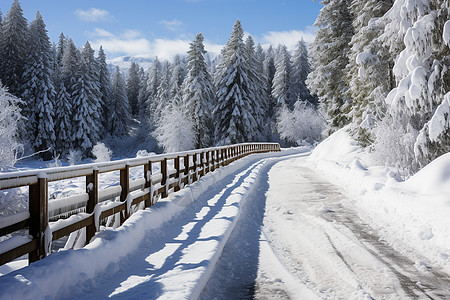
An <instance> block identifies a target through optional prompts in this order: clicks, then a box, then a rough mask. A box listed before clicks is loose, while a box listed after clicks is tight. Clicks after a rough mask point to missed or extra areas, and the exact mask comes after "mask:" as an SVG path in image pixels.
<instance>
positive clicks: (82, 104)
mask: <svg viewBox="0 0 450 300" xmlns="http://www.w3.org/2000/svg"><path fill="white" fill-rule="evenodd" d="M80 58H81V59H80V74H79V75H80V77H79V79H78V81H77V83H76V84H75V88H74V94H73V95H72V96H73V108H74V116H73V121H74V128H73V129H74V138H75V140H74V147H75V148H76V149H80V150H81V151H82V153H83V154H84V155H89V153H90V151H91V149H92V147H93V146H94V145H95V144H96V143H97V141H98V140H99V136H98V132H99V126H100V122H99V120H100V116H99V109H100V104H99V98H100V91H99V87H98V81H97V80H98V79H97V78H98V73H97V70H96V65H95V58H94V50H92V48H91V46H90V44H89V42H86V44H85V46H84V47H83V49H82V51H81V56H80Z"/></svg>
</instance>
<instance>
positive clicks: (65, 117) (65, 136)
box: [55, 80, 72, 156]
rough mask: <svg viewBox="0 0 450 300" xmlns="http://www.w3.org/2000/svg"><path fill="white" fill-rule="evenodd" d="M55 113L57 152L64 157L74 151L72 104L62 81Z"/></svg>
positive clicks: (58, 87) (58, 89)
mask: <svg viewBox="0 0 450 300" xmlns="http://www.w3.org/2000/svg"><path fill="white" fill-rule="evenodd" d="M55 106H56V111H55V136H56V141H55V144H56V146H55V150H56V152H57V153H60V154H61V155H63V156H66V155H67V154H69V151H70V150H71V149H72V136H71V135H72V134H71V133H72V127H71V126H72V122H71V116H72V103H71V98H70V95H69V93H68V92H67V89H66V87H65V85H64V82H63V81H62V80H60V81H59V86H57V94H56V105H55Z"/></svg>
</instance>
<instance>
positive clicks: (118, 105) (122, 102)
mask: <svg viewBox="0 0 450 300" xmlns="http://www.w3.org/2000/svg"><path fill="white" fill-rule="evenodd" d="M110 86H111V93H110V98H109V99H110V101H109V107H110V110H109V112H110V113H109V116H108V124H109V133H110V134H111V135H114V136H119V137H120V136H125V135H128V132H129V124H130V119H131V108H130V104H129V102H128V97H127V89H126V83H125V79H124V78H123V76H122V73H121V72H120V69H119V67H118V66H116V68H115V70H114V73H113V74H112V77H111V85H110Z"/></svg>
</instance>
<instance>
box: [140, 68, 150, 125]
mask: <svg viewBox="0 0 450 300" xmlns="http://www.w3.org/2000/svg"><path fill="white" fill-rule="evenodd" d="M147 83H148V72H144V73H143V74H142V77H141V84H140V88H139V96H138V112H139V114H138V115H139V117H140V118H141V119H142V120H145V122H148V121H149V118H150V117H149V116H150V108H149V107H148V106H147V101H148V98H149V97H150V95H149V94H148V93H147V92H148V88H147V87H148V86H147Z"/></svg>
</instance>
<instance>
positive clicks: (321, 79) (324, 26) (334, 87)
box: [306, 0, 353, 133]
mask: <svg viewBox="0 0 450 300" xmlns="http://www.w3.org/2000/svg"><path fill="white" fill-rule="evenodd" d="M322 3H323V4H324V7H323V8H322V10H321V11H320V14H319V16H318V17H317V20H316V22H315V23H314V26H316V27H317V28H318V29H317V33H316V37H315V39H314V42H313V43H312V44H311V46H310V57H311V68H312V72H311V73H310V74H309V75H308V79H307V81H306V84H307V86H308V88H309V90H310V91H311V92H312V93H313V94H316V95H317V96H318V97H319V102H320V106H321V109H322V110H323V111H324V112H325V114H326V115H327V116H328V119H329V130H328V131H329V133H331V132H333V131H335V130H337V129H339V128H341V127H342V126H344V125H345V124H347V123H348V122H349V118H348V112H349V110H350V108H351V100H350V99H349V98H348V97H347V96H346V90H347V89H348V86H347V84H346V81H345V66H346V65H347V64H348V52H349V51H350V46H349V43H350V40H351V38H352V36H353V26H352V16H351V14H350V11H349V5H350V0H343V1H341V0H324V1H322Z"/></svg>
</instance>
